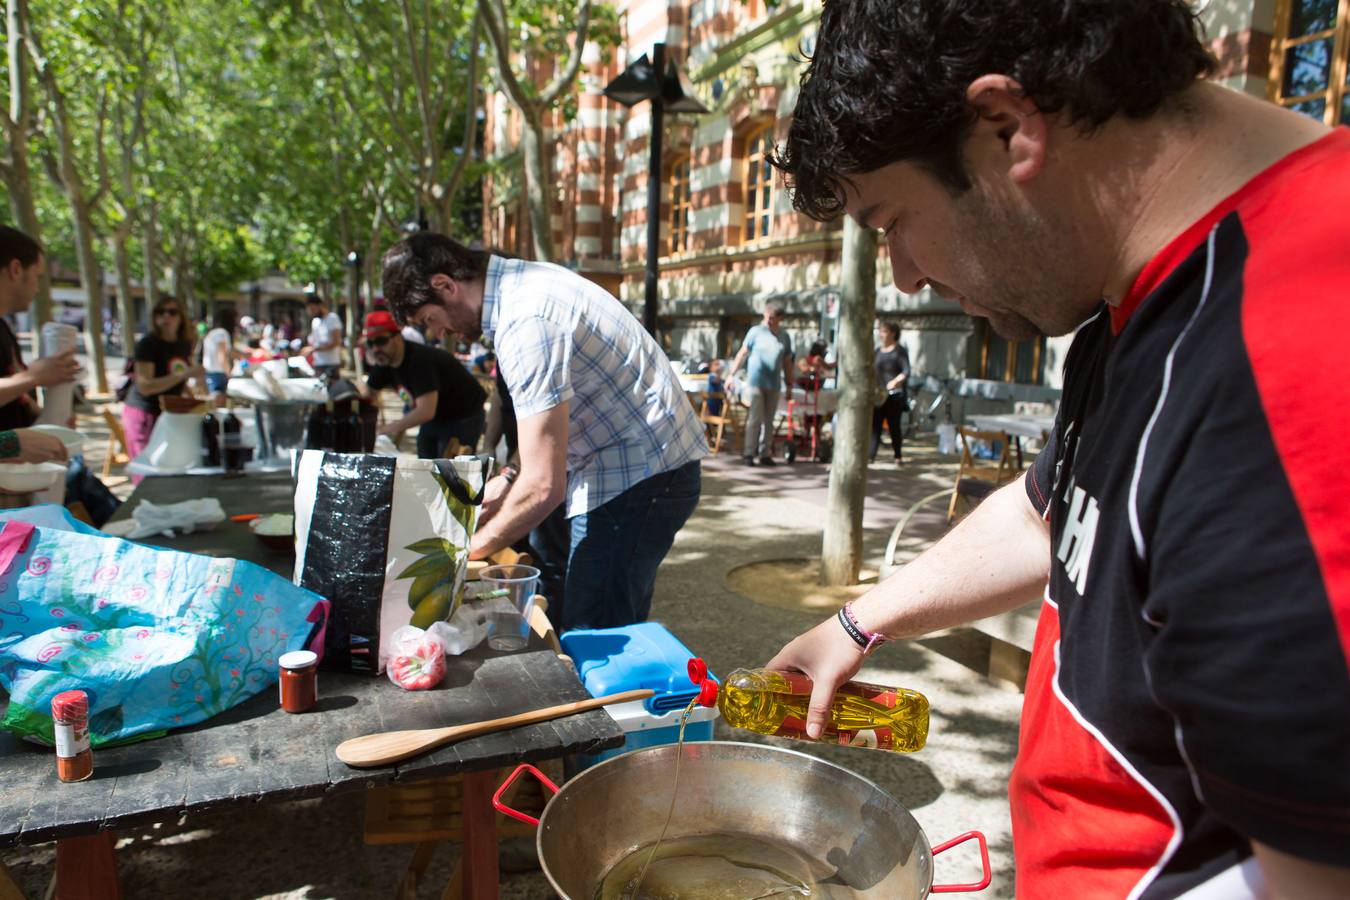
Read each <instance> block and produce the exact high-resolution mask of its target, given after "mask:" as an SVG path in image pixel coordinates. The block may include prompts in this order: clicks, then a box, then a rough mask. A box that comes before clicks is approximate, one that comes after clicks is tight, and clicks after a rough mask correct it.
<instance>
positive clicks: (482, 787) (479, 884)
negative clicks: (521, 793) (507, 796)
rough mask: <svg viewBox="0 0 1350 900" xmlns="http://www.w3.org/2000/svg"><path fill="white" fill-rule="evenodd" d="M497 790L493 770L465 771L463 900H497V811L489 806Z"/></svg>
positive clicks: (463, 800)
mask: <svg viewBox="0 0 1350 900" xmlns="http://www.w3.org/2000/svg"><path fill="white" fill-rule="evenodd" d="M496 789H497V772H496V771H495V770H488V771H486V772H466V773H465V774H464V793H463V794H462V798H463V799H462V803H463V809H462V814H463V817H464V818H463V822H464V848H463V853H464V856H463V861H464V865H463V867H462V869H461V871H462V872H463V873H464V882H463V884H464V894H463V896H464V900H497V886H498V877H499V874H498V871H497V811H496V810H494V809H493V808H492V793H493V791H495V790H496Z"/></svg>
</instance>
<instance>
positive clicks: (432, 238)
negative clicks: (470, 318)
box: [381, 231, 488, 325]
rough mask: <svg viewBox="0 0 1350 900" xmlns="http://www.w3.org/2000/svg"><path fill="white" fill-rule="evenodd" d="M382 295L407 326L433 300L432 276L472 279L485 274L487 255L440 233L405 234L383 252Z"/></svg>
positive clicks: (396, 317) (401, 322) (463, 279)
mask: <svg viewBox="0 0 1350 900" xmlns="http://www.w3.org/2000/svg"><path fill="white" fill-rule="evenodd" d="M381 262H382V264H383V267H384V277H383V282H384V285H383V287H384V298H385V300H387V301H388V302H389V310H390V312H392V313H393V314H394V318H395V319H398V321H399V324H401V325H406V324H408V321H409V320H410V319H411V318H412V317H413V315H414V314H416V312H417V311H418V310H419V309H421V308H422V307H424V306H426V305H427V304H428V303H435V302H436V295H435V294H434V293H433V292H432V290H431V276H433V275H447V276H449V277H450V278H453V279H454V280H455V281H474V280H476V279H479V278H482V277H483V276H484V275H486V274H487V265H488V254H487V253H486V252H484V251H482V250H470V249H469V248H468V247H465V246H464V245H463V244H461V243H459V242H458V241H455V240H452V239H450V238H448V237H446V236H445V235H443V234H436V233H434V232H430V231H422V232H418V233H417V234H414V235H412V236H411V237H406V238H404V239H403V240H401V241H399V242H398V243H397V244H395V245H394V246H392V247H390V248H389V249H388V250H386V251H385V254H384V259H383V260H382V261H381Z"/></svg>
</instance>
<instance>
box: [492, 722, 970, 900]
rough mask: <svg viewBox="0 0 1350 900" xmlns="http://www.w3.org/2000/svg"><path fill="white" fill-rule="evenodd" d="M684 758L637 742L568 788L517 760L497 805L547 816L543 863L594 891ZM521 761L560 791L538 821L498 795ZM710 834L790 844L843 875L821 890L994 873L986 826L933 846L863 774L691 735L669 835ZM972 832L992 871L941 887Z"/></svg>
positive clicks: (646, 838) (921, 893)
mask: <svg viewBox="0 0 1350 900" xmlns="http://www.w3.org/2000/svg"><path fill="white" fill-rule="evenodd" d="M675 757H676V747H675V746H674V745H667V746H662V747H651V748H648V749H645V750H635V751H634V752H632V753H627V754H624V755H623V756H618V757H615V758H613V759H610V760H606V761H605V762H603V763H600V764H599V765H597V766H595V767H593V768H590V769H587V770H586V771H584V772H582V773H581V774H580V775H578V776H577V777H576V778H573V779H572V780H571V781H569V782H567V783H566V784H565V785H563V787H562V788H558V787H557V785H555V784H553V783H552V782H551V781H549V780H548V778H547V777H545V776H544V775H543V773H541V772H540V771H539V770H538V769H535V768H534V767H533V766H520V767H519V768H517V769H516V770H515V772H513V773H512V774H511V776H510V777H509V778H508V779H507V780H506V781H505V782H504V783H503V784H502V786H501V788H499V789H498V790H497V793H496V795H495V796H494V797H493V805H494V806H495V807H496V808H497V809H498V810H499V811H500V812H503V813H505V814H506V815H509V816H512V817H514V818H516V819H519V820H521V821H523V822H531V823H535V824H537V825H538V826H539V830H538V835H537V838H536V843H537V845H538V850H539V861H540V864H541V865H542V866H543V870H544V875H545V876H546V877H547V878H548V880H549V883H550V884H551V885H552V886H553V889H554V890H555V891H556V892H557V893H558V896H559V897H562V898H563V900H591V898H592V897H593V896H594V894H595V890H596V887H597V885H599V883H600V881H601V879H602V878H603V877H604V876H605V873H607V872H608V871H609V870H610V869H611V868H613V866H614V865H615V864H616V863H618V862H619V861H620V860H622V859H623V858H625V857H626V856H628V855H629V854H630V853H632V852H633V851H634V850H637V849H638V848H639V847H641V846H643V845H644V844H649V843H651V842H652V841H655V840H656V839H657V837H658V836H659V835H660V832H661V826H662V825H663V824H664V822H665V818H666V811H667V810H668V809H669V806H670V789H671V780H672V778H673V777H674V772H675ZM524 771H530V772H531V773H532V774H534V775H535V777H537V778H539V779H540V780H541V781H542V782H543V783H544V784H545V785H546V786H547V787H549V788H551V789H552V790H553V791H554V792H555V793H554V795H553V797H552V798H551V799H550V800H549V801H548V804H547V805H546V806H545V807H544V812H543V815H542V817H541V818H539V819H535V818H534V817H533V816H529V815H526V814H524V813H521V812H519V811H517V810H514V809H511V808H510V807H508V806H506V804H505V803H503V802H502V800H501V797H502V794H503V793H504V792H505V791H506V789H507V788H508V787H509V786H510V784H511V783H512V782H513V781H514V780H515V779H516V778H517V777H518V776H519V775H520V774H521V773H522V772H524ZM701 834H742V835H747V836H750V837H758V838H761V839H764V840H767V841H769V842H772V843H776V844H780V845H787V846H788V847H791V848H792V849H794V850H796V851H797V853H799V854H801V855H802V856H804V857H806V858H807V859H809V860H812V861H815V862H817V863H820V864H821V867H822V871H825V872H832V873H834V874H833V875H831V876H828V877H826V878H824V879H822V880H821V882H820V884H821V888H822V890H821V891H819V892H817V894H816V895H815V896H816V897H817V898H819V897H829V898H869V900H870V898H875V900H922V898H924V897H927V896H928V894H929V892H930V891H931V892H945V891H979V890H983V889H984V888H985V887H987V886H988V885H989V882H990V879H991V874H990V869H989V852H988V848H987V846H986V843H985V839H984V835H983V834H981V833H979V832H977V831H970V832H966V833H965V834H963V835H960V836H959V837H956V838H953V839H952V840H950V841H947V842H946V843H944V844H941V845H939V846H938V847H935V848H934V847H930V846H929V843H928V838H927V837H926V836H925V835H924V833H923V829H922V828H920V827H919V823H918V822H916V821H915V820H914V817H913V816H912V815H910V813H909V811H908V810H907V809H905V808H904V807H903V806H901V805H900V804H899V803H898V802H896V800H895V799H894V798H893V797H891V796H890V795H889V794H887V793H886V792H885V791H883V790H881V788H879V787H877V786H876V785H875V784H873V783H872V782H870V781H868V780H867V779H866V778H863V777H861V776H860V775H856V774H854V773H852V772H850V771H848V770H847V769H842V768H840V767H839V766H835V765H831V764H830V763H827V762H823V761H821V760H819V759H817V758H816V757H814V756H808V755H806V754H805V753H798V752H796V751H793V750H783V749H780V748H777V747H769V746H764V745H760V744H740V743H732V742H725V741H706V742H705V741H700V742H696V743H689V744H685V746H684V761H683V764H682V766H681V768H680V786H679V800H678V802H677V803H676V804H675V815H674V818H673V819H672V820H671V823H670V831H669V832H668V834H667V839H670V838H676V837H691V836H696V835H701ZM968 840H976V841H978V842H979V847H980V854H981V857H982V860H983V871H984V878H983V880H982V881H980V882H978V883H974V884H951V885H934V884H933V857H934V856H935V855H936V854H938V853H940V852H942V851H943V850H946V849H947V848H949V847H953V846H955V845H956V844H959V843H962V842H964V841H968Z"/></svg>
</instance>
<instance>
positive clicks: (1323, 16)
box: [1270, 0, 1350, 125]
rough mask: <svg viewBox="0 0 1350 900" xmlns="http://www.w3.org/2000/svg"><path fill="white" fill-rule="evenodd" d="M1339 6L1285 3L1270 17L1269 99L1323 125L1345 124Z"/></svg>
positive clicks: (1346, 30) (1343, 30)
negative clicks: (1272, 29)
mask: <svg viewBox="0 0 1350 900" xmlns="http://www.w3.org/2000/svg"><path fill="white" fill-rule="evenodd" d="M1344 6H1345V4H1344V0H1285V2H1282V3H1281V4H1280V6H1279V8H1280V11H1279V13H1278V14H1277V17H1276V22H1275V26H1276V33H1275V45H1274V50H1273V53H1274V67H1273V71H1272V72H1271V77H1270V95H1271V99H1273V100H1274V101H1275V102H1276V103H1278V104H1280V105H1281V106H1285V107H1288V108H1289V109H1292V110H1294V111H1296V112H1301V113H1303V114H1304V115H1306V116H1312V117H1313V118H1314V119H1321V120H1322V121H1323V122H1326V123H1327V124H1328V125H1337V124H1340V123H1346V124H1350V72H1347V71H1346V69H1347V66H1346V58H1347V57H1348V56H1350V13H1346V12H1344V11H1342V12H1341V14H1340V15H1337V9H1338V7H1344Z"/></svg>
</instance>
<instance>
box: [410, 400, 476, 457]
mask: <svg viewBox="0 0 1350 900" xmlns="http://www.w3.org/2000/svg"><path fill="white" fill-rule="evenodd" d="M486 418H487V414H486V413H484V412H483V411H482V410H481V409H480V410H479V411H478V412H476V413H473V414H471V415H467V416H465V417H464V418H462V419H432V420H431V421H430V422H423V423H422V424H421V425H420V426H419V427H418V429H417V456H418V458H419V459H440V458H441V454H443V453H444V452H445V445H446V444H448V443H450V439H451V438H455V439H457V440H458V441H459V445H460V446H461V447H463V448H464V452H465V453H473V452H475V450H476V449H477V447H478V439H479V438H480V437H482V436H483V423H484V421H485V420H486Z"/></svg>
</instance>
